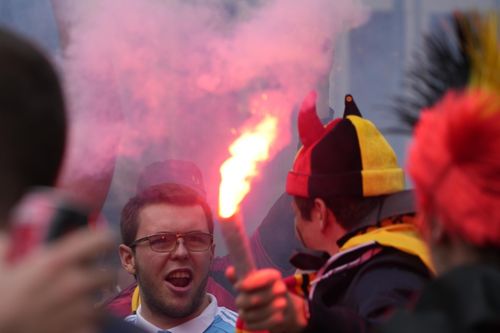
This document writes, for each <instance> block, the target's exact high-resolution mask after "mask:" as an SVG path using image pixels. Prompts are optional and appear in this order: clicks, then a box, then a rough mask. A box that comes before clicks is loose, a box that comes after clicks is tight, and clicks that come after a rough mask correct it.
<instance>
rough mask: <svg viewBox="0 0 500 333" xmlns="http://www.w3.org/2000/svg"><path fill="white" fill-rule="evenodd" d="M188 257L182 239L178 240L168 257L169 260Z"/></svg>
mask: <svg viewBox="0 0 500 333" xmlns="http://www.w3.org/2000/svg"><path fill="white" fill-rule="evenodd" d="M188 255H189V251H188V249H187V248H186V245H184V239H183V238H178V239H177V243H176V244H175V247H174V249H173V250H172V252H171V253H170V257H171V258H185V257H187V256H188Z"/></svg>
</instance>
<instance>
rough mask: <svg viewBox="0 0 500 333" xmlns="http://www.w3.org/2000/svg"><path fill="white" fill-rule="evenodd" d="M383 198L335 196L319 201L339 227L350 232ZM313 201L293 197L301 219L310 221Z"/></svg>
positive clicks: (311, 199)
mask: <svg viewBox="0 0 500 333" xmlns="http://www.w3.org/2000/svg"><path fill="white" fill-rule="evenodd" d="M383 198H384V196H374V197H358V196H335V197H328V198H319V199H322V200H323V201H324V202H325V204H326V206H327V207H328V208H329V209H330V210H331V211H332V213H333V214H334V215H335V218H336V219H337V222H338V224H340V226H342V227H343V228H344V229H346V230H351V229H354V228H356V227H357V226H359V224H360V223H361V222H362V220H363V219H364V218H365V217H366V216H368V214H370V213H371V212H372V211H373V210H374V209H375V208H376V207H377V206H378V205H380V204H381V201H382V200H383ZM314 199H315V198H304V197H298V196H294V200H295V204H296V205H297V208H298V209H299V211H300V215H301V216H302V218H303V219H306V220H310V219H311V211H312V208H313V207H314ZM374 222H377V221H374Z"/></svg>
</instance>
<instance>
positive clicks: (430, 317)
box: [380, 265, 500, 333]
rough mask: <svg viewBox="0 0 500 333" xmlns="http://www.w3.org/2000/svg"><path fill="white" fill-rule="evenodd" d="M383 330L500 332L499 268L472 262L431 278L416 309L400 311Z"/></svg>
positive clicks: (393, 332) (399, 332) (407, 332)
mask: <svg viewBox="0 0 500 333" xmlns="http://www.w3.org/2000/svg"><path fill="white" fill-rule="evenodd" d="M380 332H382V333H438V332H439V333H499V332H500V268H498V267H493V266H486V265H471V266H463V267H460V268H457V269H455V270H453V271H451V272H449V273H447V274H445V275H443V276H442V277H440V278H438V279H436V280H434V281H433V282H431V283H430V284H429V285H428V286H427V287H426V288H425V290H424V292H423V293H422V297H421V298H420V300H419V301H418V303H417V305H416V307H415V309H414V311H413V312H412V313H409V312H400V313H397V314H396V315H395V316H394V318H392V319H391V321H389V322H388V323H387V324H386V325H385V326H384V327H383V329H382V330H381V331H380Z"/></svg>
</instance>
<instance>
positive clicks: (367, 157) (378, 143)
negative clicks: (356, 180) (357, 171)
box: [347, 116, 405, 196]
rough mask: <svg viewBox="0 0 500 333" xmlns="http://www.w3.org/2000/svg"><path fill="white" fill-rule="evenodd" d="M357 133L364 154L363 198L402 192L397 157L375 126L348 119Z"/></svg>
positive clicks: (355, 118) (356, 119) (402, 177)
mask: <svg viewBox="0 0 500 333" xmlns="http://www.w3.org/2000/svg"><path fill="white" fill-rule="evenodd" d="M347 119H349V120H350V121H351V123H352V124H353V125H354V128H355V129H356V134H357V136H358V142H359V150H360V152H361V164H362V171H361V179H362V183H363V196H376V195H382V194H389V193H394V192H398V191H402V190H403V189H404V187H405V181H404V173H403V170H402V169H401V168H400V167H399V165H398V161H397V158H396V154H395V153H394V150H393V149H392V147H391V146H390V145H389V143H388V142H387V140H386V139H385V138H384V136H383V135H382V134H381V133H380V132H379V130H378V129H377V128H376V127H375V125H374V124H373V123H372V122H370V121H368V120H366V119H363V118H360V117H357V116H348V117H347Z"/></svg>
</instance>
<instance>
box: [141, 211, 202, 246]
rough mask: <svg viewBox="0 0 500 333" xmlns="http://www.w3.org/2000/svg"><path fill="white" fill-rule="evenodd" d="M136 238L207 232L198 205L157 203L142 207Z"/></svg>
mask: <svg viewBox="0 0 500 333" xmlns="http://www.w3.org/2000/svg"><path fill="white" fill-rule="evenodd" d="M137 222H138V223H139V227H138V230H137V236H138V238H140V237H144V236H148V235H151V234H154V233H157V232H165V231H168V232H188V231H203V232H209V230H208V223H207V220H206V217H205V214H204V212H203V208H201V206H200V205H191V206H179V205H173V204H166V203H157V204H150V205H146V206H144V207H143V208H142V209H141V210H140V211H139V215H138V221H137Z"/></svg>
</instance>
